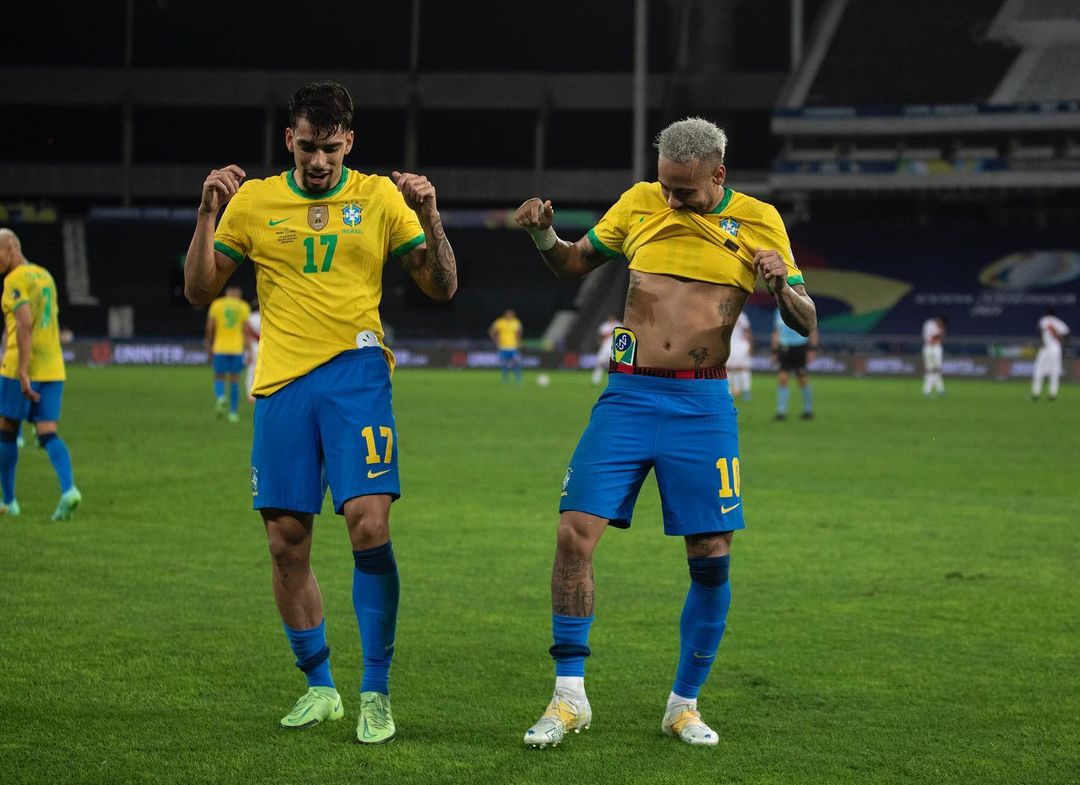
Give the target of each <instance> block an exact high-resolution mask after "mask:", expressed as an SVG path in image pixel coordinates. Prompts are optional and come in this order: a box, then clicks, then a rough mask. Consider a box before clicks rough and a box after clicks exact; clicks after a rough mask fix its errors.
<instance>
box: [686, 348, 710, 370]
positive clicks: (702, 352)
mask: <svg viewBox="0 0 1080 785" xmlns="http://www.w3.org/2000/svg"><path fill="white" fill-rule="evenodd" d="M687 354H688V355H690V356H691V357H693V358H694V370H697V369H698V368H700V367H701V366H703V365H704V364H705V360H706V359H708V357H709V350H708V349H707V348H706V347H704V346H698V347H696V348H694V349H691V350H690V351H688V352H687Z"/></svg>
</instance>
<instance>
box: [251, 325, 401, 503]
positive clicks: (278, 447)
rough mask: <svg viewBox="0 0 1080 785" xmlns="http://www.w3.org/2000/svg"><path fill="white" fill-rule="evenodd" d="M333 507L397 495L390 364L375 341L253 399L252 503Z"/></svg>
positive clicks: (399, 491)
mask: <svg viewBox="0 0 1080 785" xmlns="http://www.w3.org/2000/svg"><path fill="white" fill-rule="evenodd" d="M327 485H329V487H330V494H331V497H332V499H333V502H334V511H335V512H337V513H338V514H339V515H340V514H341V511H342V507H343V506H344V505H345V502H347V501H348V500H349V499H352V498H353V497H355V496H369V495H372V494H389V495H390V496H392V497H393V498H395V499H397V498H398V497H399V496H400V495H401V482H400V479H399V477H398V460H397V429H396V428H395V426H394V412H393V407H392V403H391V395H390V369H389V367H388V366H387V364H386V357H385V356H384V355H383V351H382V349H381V348H380V347H377V346H373V347H367V348H363V349H353V350H350V351H347V352H343V353H342V354H339V355H338V356H337V357H334V358H333V359H332V360H330V361H329V362H326V363H324V364H322V365H320V366H319V367H317V368H315V369H314V370H312V371H310V372H308V373H307V374H305V375H304V376H301V377H300V378H299V379H296V380H295V381H292V382H290V383H289V384H287V385H285V386H284V387H282V388H281V389H280V390H277V391H276V392H274V393H271V394H270V395H268V396H266V397H265V398H259V399H257V400H256V402H255V439H254V442H253V444H252V447H251V495H252V506H253V507H254V508H255V509H256V510H259V509H263V508H275V509H282V510H291V511H293V512H304V513H318V512H319V511H320V510H321V509H322V501H323V497H324V496H325V495H326V488H327Z"/></svg>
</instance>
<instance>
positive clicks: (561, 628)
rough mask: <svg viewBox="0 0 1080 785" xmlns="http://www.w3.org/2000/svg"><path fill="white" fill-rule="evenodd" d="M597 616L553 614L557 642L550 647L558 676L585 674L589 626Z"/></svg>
mask: <svg viewBox="0 0 1080 785" xmlns="http://www.w3.org/2000/svg"><path fill="white" fill-rule="evenodd" d="M595 618H596V616H560V615H559V614H557V613H553V614H551V634H552V637H553V638H554V639H555V644H554V645H553V646H552V647H551V648H550V649H549V652H550V653H551V656H552V657H554V658H555V675H556V676H584V675H585V658H586V657H588V656H589V655H590V654H592V650H591V649H590V648H589V628H590V627H591V626H592V623H593V619H595Z"/></svg>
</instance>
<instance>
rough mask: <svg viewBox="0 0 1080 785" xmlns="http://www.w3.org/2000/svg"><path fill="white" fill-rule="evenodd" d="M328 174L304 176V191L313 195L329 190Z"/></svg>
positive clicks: (306, 174)
mask: <svg viewBox="0 0 1080 785" xmlns="http://www.w3.org/2000/svg"><path fill="white" fill-rule="evenodd" d="M330 174H331V173H330V172H327V173H326V174H312V173H310V172H308V173H305V174H304V190H305V191H308V192H309V193H313V194H321V193H323V192H325V191H328V190H330Z"/></svg>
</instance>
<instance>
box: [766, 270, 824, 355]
mask: <svg viewBox="0 0 1080 785" xmlns="http://www.w3.org/2000/svg"><path fill="white" fill-rule="evenodd" d="M754 267H756V268H757V269H758V271H759V272H760V273H761V277H762V278H764V279H765V285H766V286H768V287H769V291H771V292H772V295H773V297H774V298H775V300H776V306H777V308H779V309H780V318H781V319H783V320H784V324H786V325H787V326H788V327H790V328H791V329H792V330H794V331H795V332H797V333H798V334H799V335H804V336H809V335H810V333H811V332H813V331H814V330H816V329H817V309H816V308H815V307H814V301H813V300H811V299H810V295H808V294H807V293H806V287H805V286H803V285H802V284H801V283H799V284H795V285H794V286H790V285H788V282H787V275H788V268H787V264H786V263H785V262H784V257H783V256H781V255H780V253H779V252H777V251H766V250H763V249H761V250H758V252H757V253H756V254H754ZM815 343H816V341H815Z"/></svg>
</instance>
